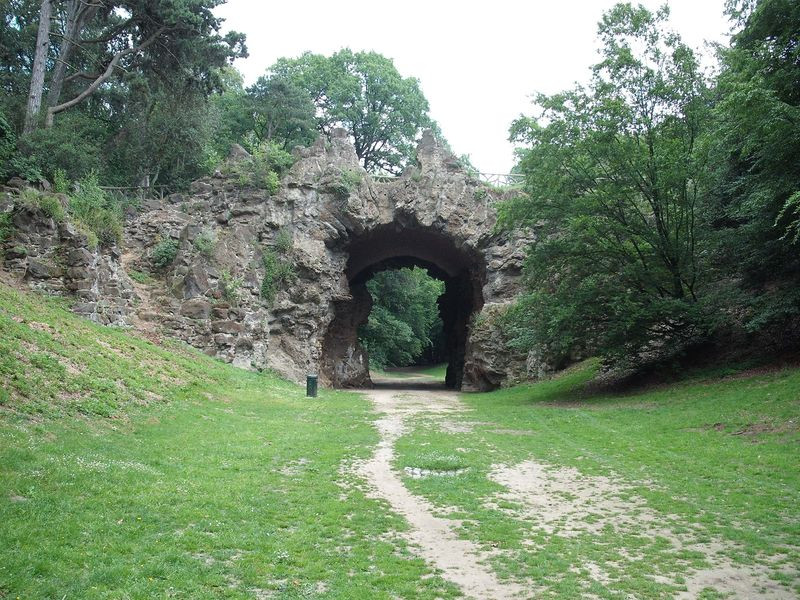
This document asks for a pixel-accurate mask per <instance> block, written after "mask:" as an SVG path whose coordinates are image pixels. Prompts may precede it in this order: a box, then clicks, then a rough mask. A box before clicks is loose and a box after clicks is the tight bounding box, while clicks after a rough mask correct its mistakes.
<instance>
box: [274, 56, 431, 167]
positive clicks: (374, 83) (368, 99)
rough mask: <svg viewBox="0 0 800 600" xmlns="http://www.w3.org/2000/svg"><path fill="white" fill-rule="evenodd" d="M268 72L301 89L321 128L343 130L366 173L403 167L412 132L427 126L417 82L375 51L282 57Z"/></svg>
mask: <svg viewBox="0 0 800 600" xmlns="http://www.w3.org/2000/svg"><path fill="white" fill-rule="evenodd" d="M270 74H271V75H272V76H279V77H281V78H284V79H288V80H289V81H291V82H293V83H294V84H295V85H296V86H298V87H300V88H302V89H304V90H305V91H306V93H307V94H308V95H309V97H310V98H311V100H312V101H313V102H314V105H315V106H316V109H317V115H318V118H317V128H318V129H319V130H320V131H322V132H323V133H326V134H328V133H330V131H331V129H333V128H334V127H343V128H345V129H347V130H348V131H349V132H350V133H351V135H352V136H353V141H354V144H355V148H356V154H357V155H358V157H359V158H360V159H361V162H362V164H363V165H364V168H365V169H367V170H368V171H380V170H383V171H388V172H391V173H396V172H399V171H400V170H402V168H403V166H404V164H405V163H406V161H408V160H409V159H410V158H412V157H413V153H414V142H415V140H416V138H417V136H418V135H419V133H420V132H421V130H422V129H423V128H425V127H429V126H430V125H431V119H430V117H429V116H428V110H429V107H428V101H427V100H426V99H425V96H424V95H423V93H422V91H421V90H420V87H419V81H418V80H417V79H415V78H413V77H402V76H401V75H400V73H398V71H397V69H396V68H395V66H394V63H393V62H392V61H391V60H390V59H388V58H386V57H385V56H382V55H380V54H377V53H375V52H353V51H352V50H349V49H344V50H340V51H339V52H337V53H336V54H334V55H332V56H330V57H325V56H321V55H318V54H311V53H306V54H303V55H302V56H301V57H299V58H295V59H288V58H282V59H280V60H278V62H277V63H275V64H274V65H273V66H272V67H271V68H270Z"/></svg>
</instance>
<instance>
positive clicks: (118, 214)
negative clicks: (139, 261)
mask: <svg viewBox="0 0 800 600" xmlns="http://www.w3.org/2000/svg"><path fill="white" fill-rule="evenodd" d="M64 180H66V175H64ZM67 185H68V184H67ZM69 212H70V215H72V217H73V218H74V219H75V221H76V223H77V224H78V225H83V226H84V227H85V229H87V230H88V231H90V232H92V233H93V234H94V235H95V236H96V237H97V241H98V244H99V245H100V246H112V245H114V244H118V243H119V242H120V241H121V240H122V210H121V208H120V206H119V205H118V204H116V203H115V202H114V201H113V200H112V199H111V198H110V197H109V196H108V195H107V194H106V193H105V191H104V190H103V189H102V188H101V187H100V183H99V182H98V179H97V173H95V172H94V171H92V172H90V173H89V174H88V175H86V176H85V177H83V179H81V180H80V181H79V182H78V185H76V186H75V191H74V192H73V193H72V194H71V195H70V199H69Z"/></svg>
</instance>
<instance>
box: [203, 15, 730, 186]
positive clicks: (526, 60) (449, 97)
mask: <svg viewBox="0 0 800 600" xmlns="http://www.w3.org/2000/svg"><path fill="white" fill-rule="evenodd" d="M614 3H615V2H614V0H515V1H512V0H492V1H491V2H470V1H465V0H462V1H451V0H446V1H443V0H426V1H422V0H403V1H402V2H375V1H364V0H334V1H331V0H327V1H325V0H296V1H291V0H290V1H289V2H265V1H264V0H227V3H226V4H224V5H222V6H220V7H218V8H217V9H216V13H217V15H219V16H221V17H224V18H225V19H226V22H225V27H226V29H235V30H237V31H241V32H243V33H245V34H247V46H248V48H249V51H250V57H249V58H247V59H245V60H240V61H238V62H237V63H236V66H237V67H238V68H239V70H240V71H242V73H243V74H244V77H245V82H246V83H247V84H250V83H252V82H254V81H255V79H256V78H257V77H259V76H260V75H262V74H263V73H264V71H265V70H266V69H267V68H268V67H269V66H270V65H271V64H272V63H274V62H275V60H276V59H277V58H279V57H281V56H290V57H294V56H298V55H300V54H302V53H303V52H304V51H306V50H310V51H311V52H316V53H321V54H326V55H330V54H332V53H334V52H336V51H337V50H339V49H340V48H343V47H349V48H351V49H353V50H374V51H376V52H380V53H381V54H383V55H385V56H387V57H389V58H392V59H393V60H394V63H395V66H396V67H397V69H398V70H399V71H400V73H401V74H402V75H403V76H404V77H408V76H413V77H416V78H418V79H419V80H420V83H421V86H422V91H423V93H424V94H425V96H426V97H427V98H428V101H429V102H430V106H431V116H432V117H433V118H434V119H435V120H436V121H438V122H439V124H440V126H441V128H442V132H443V133H444V135H445V137H446V138H447V140H448V141H449V142H450V145H451V146H452V147H453V150H454V151H455V152H456V153H457V154H469V155H470V157H471V159H472V162H473V164H475V166H476V167H478V169H480V170H481V171H484V172H490V173H508V172H509V171H510V169H511V166H512V165H513V148H512V145H511V144H510V143H509V142H508V141H507V139H508V127H509V125H510V124H511V121H512V120H513V119H514V118H516V117H517V116H518V115H519V114H520V113H527V114H531V113H532V111H531V108H530V95H531V94H532V93H534V92H545V93H548V94H549V93H554V92H558V91H560V90H563V89H566V88H568V87H570V86H571V85H572V84H573V83H574V82H575V81H579V80H583V81H585V80H586V79H587V75H588V72H589V71H588V69H589V66H590V65H591V64H593V63H595V62H597V44H596V35H595V34H596V31H597V22H598V21H599V20H600V17H601V15H602V13H603V12H604V11H605V10H607V9H608V8H609V7H610V6H613V4H614ZM642 3H643V4H645V5H646V6H648V7H650V8H651V9H653V10H655V9H656V8H657V7H658V6H660V5H661V4H663V0H643V1H642ZM669 4H670V7H671V9H672V12H671V24H672V27H673V28H674V29H675V30H677V31H678V32H679V33H680V34H681V35H682V36H683V37H684V40H686V41H687V42H688V43H689V44H691V45H692V46H695V47H697V48H701V47H702V46H703V43H704V41H706V40H712V41H723V40H726V39H727V36H726V34H727V32H728V29H729V25H728V22H727V20H726V19H725V18H724V16H723V14H722V11H723V5H724V0H670V1H669Z"/></svg>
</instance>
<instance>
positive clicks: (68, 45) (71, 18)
mask: <svg viewBox="0 0 800 600" xmlns="http://www.w3.org/2000/svg"><path fill="white" fill-rule="evenodd" d="M97 9H98V7H97V6H93V5H88V4H86V3H85V1H84V0H68V2H67V10H66V24H65V26H64V37H63V40H62V43H61V50H60V51H59V53H58V62H56V66H55V68H54V69H53V76H52V78H51V79H50V90H49V91H48V92H47V106H48V107H53V106H56V105H57V104H58V101H59V99H60V98H61V90H62V89H63V87H64V81H65V79H64V78H65V77H66V74H67V66H68V61H69V58H70V56H71V54H72V50H73V49H74V48H75V44H76V42H77V40H79V39H80V36H81V32H82V31H83V28H84V26H85V25H86V22H87V21H89V20H90V19H91V18H92V17H94V15H95V14H96V13H97ZM52 125H53V119H52V114H51V113H50V112H49V111H48V114H47V120H46V122H45V127H52Z"/></svg>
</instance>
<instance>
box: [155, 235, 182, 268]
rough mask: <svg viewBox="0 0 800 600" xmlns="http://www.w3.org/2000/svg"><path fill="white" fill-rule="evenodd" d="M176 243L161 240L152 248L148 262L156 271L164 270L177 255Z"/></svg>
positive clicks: (171, 240) (169, 239) (169, 240)
mask: <svg viewBox="0 0 800 600" xmlns="http://www.w3.org/2000/svg"><path fill="white" fill-rule="evenodd" d="M178 247H179V245H178V241H177V240H173V239H172V238H166V239H162V240H161V241H160V242H158V243H157V244H156V245H155V246H154V247H153V252H152V253H151V254H150V262H151V263H152V264H153V267H154V268H155V269H156V270H157V271H161V270H163V269H166V268H167V267H168V266H169V265H171V264H172V261H173V260H175V257H176V256H177V255H178Z"/></svg>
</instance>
